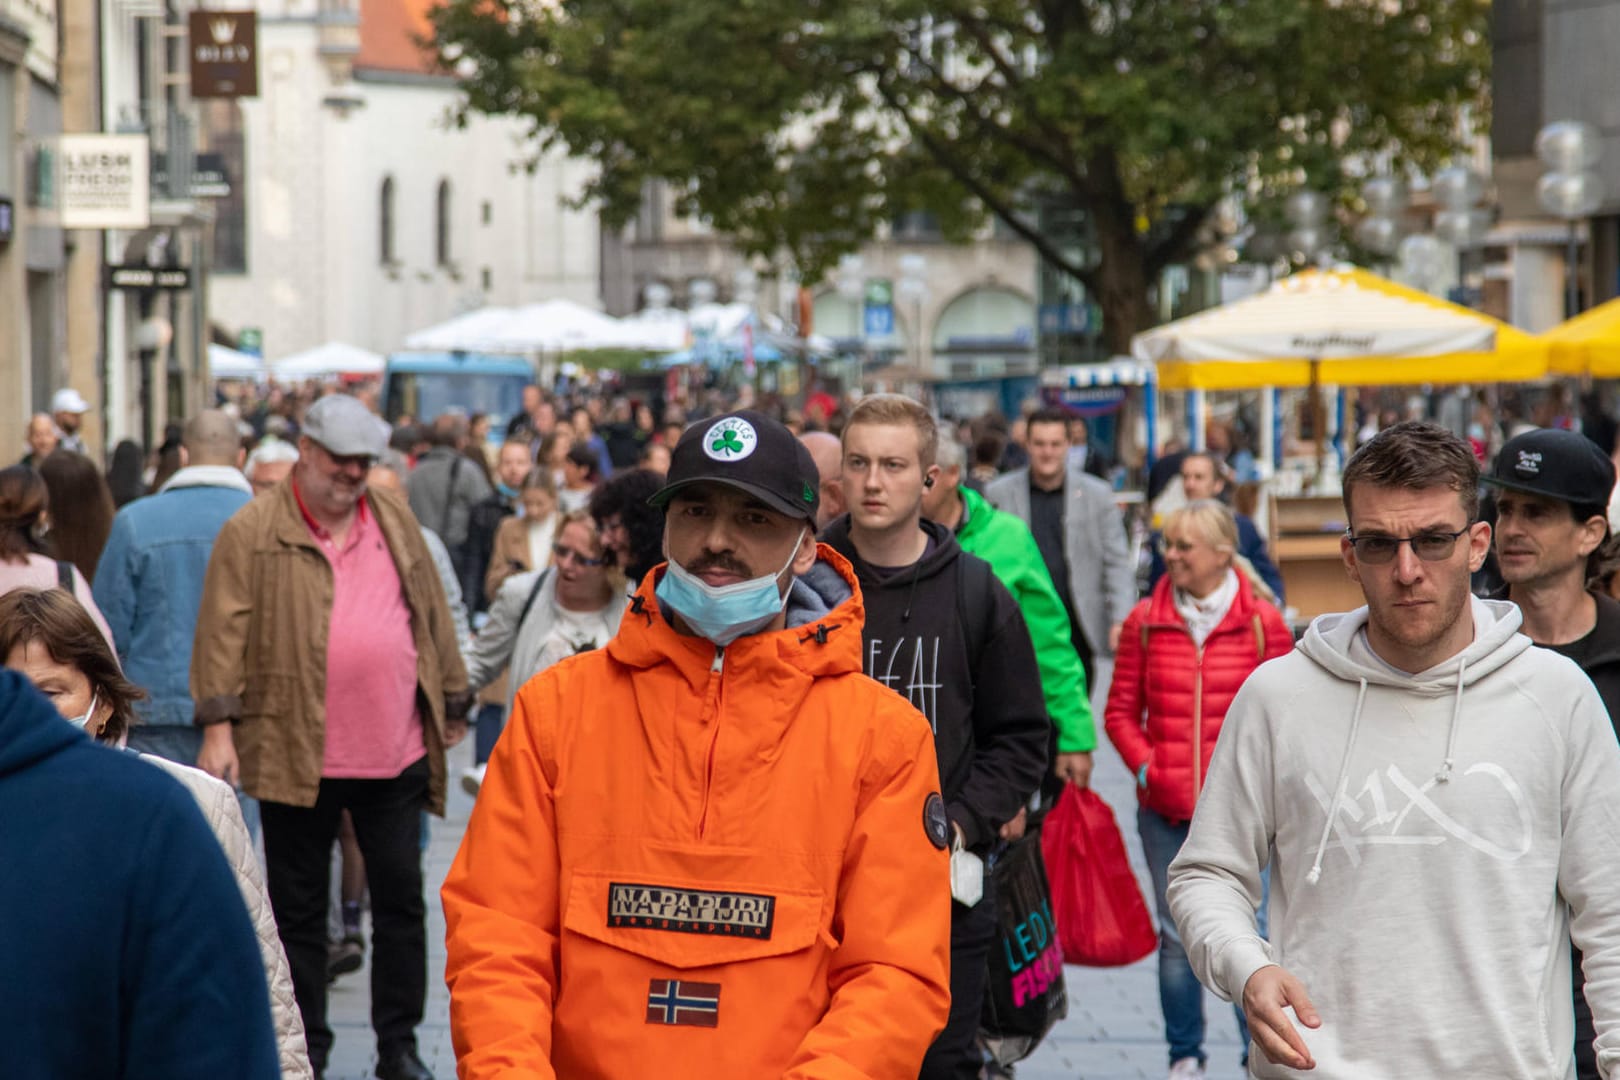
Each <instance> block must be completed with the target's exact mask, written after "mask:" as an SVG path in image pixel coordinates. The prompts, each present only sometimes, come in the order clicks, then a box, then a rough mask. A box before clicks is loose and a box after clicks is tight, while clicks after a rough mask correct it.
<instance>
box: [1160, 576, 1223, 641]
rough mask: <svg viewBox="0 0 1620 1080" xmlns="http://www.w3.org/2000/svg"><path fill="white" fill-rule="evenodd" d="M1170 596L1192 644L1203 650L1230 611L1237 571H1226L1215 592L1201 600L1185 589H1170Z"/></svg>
mask: <svg viewBox="0 0 1620 1080" xmlns="http://www.w3.org/2000/svg"><path fill="white" fill-rule="evenodd" d="M1170 594H1171V597H1172V599H1173V600H1174V601H1175V604H1176V612H1177V613H1178V614H1179V615H1180V616H1181V617H1182V618H1183V619H1185V620H1187V632H1188V633H1189V634H1191V635H1192V639H1193V644H1195V645H1197V646H1198V647H1199V648H1203V647H1204V642H1205V640H1207V639H1208V638H1209V635H1210V634H1211V632H1213V631H1214V629H1215V628H1216V627H1217V626H1219V625H1220V624H1221V620H1222V619H1224V618H1226V613H1227V612H1228V611H1230V610H1231V608H1232V601H1234V600H1236V599H1237V594H1238V575H1237V571H1236V570H1230V569H1229V570H1227V571H1226V577H1225V578H1223V579H1222V580H1221V583H1220V584H1219V585H1217V586H1216V587H1215V591H1214V592H1212V593H1210V594H1209V595H1208V596H1206V597H1204V598H1202V599H1199V598H1198V597H1196V596H1194V595H1193V594H1192V593H1190V592H1187V591H1186V590H1185V589H1171V590H1170Z"/></svg>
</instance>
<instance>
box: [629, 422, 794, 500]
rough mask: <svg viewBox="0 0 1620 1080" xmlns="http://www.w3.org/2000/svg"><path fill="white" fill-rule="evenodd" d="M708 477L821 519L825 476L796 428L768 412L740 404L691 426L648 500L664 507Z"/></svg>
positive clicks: (682, 437)
mask: <svg viewBox="0 0 1620 1080" xmlns="http://www.w3.org/2000/svg"><path fill="white" fill-rule="evenodd" d="M705 481H708V482H712V483H717V484H725V485H727V486H729V487H734V488H736V489H738V490H739V491H745V492H747V493H748V494H750V495H752V496H753V497H754V498H756V499H758V500H759V501H760V502H762V503H764V504H765V505H766V506H768V507H770V508H771V509H772V510H775V511H776V512H777V513H780V514H786V515H787V516H789V517H795V518H806V519H808V520H810V521H814V520H815V519H816V508H817V507H818V506H820V504H821V496H820V494H819V491H818V489H819V487H820V483H821V475H820V473H818V472H817V471H816V463H815V460H814V459H813V458H812V457H811V456H810V451H809V450H806V449H805V448H804V444H803V443H801V442H799V440H798V439H796V438H794V436H793V432H791V431H789V430H788V429H787V428H785V427H783V426H782V425H781V423H779V422H778V421H776V420H772V419H771V418H770V417H768V416H766V415H765V414H764V413H759V412H755V411H753V410H752V409H741V410H738V411H737V412H730V413H726V414H725V415H724V416H720V417H717V418H715V419H713V420H700V421H699V422H697V423H695V424H693V425H692V426H691V427H689V428H687V429H686V431H685V433H683V434H682V435H681V438H680V441H679V442H677V443H676V444H675V450H674V452H672V453H671V454H670V457H669V474H668V476H667V477H666V479H665V483H664V486H663V487H661V488H659V489H658V490H657V491H655V492H653V494H652V497H651V498H650V499H648V500H647V501H648V502H649V503H651V504H652V505H653V506H664V505H666V504H667V503H668V502H669V500H671V499H673V498H674V497H675V495H676V494H677V493H678V492H679V491H680V490H681V489H682V488H686V487H690V486H691V485H693V484H698V483H703V482H705Z"/></svg>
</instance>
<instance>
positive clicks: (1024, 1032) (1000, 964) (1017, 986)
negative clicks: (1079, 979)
mask: <svg viewBox="0 0 1620 1080" xmlns="http://www.w3.org/2000/svg"><path fill="white" fill-rule="evenodd" d="M990 876H991V879H992V881H993V883H994V893H995V904H996V938H995V941H994V942H993V943H992V944H991V946H990V978H989V982H988V985H987V986H986V987H985V993H984V1009H983V1012H982V1013H981V1014H980V1017H979V1037H980V1039H981V1040H982V1041H983V1043H984V1047H985V1049H986V1050H987V1051H989V1053H990V1056H991V1057H992V1058H993V1059H994V1060H995V1061H996V1062H997V1063H998V1064H1001V1065H1011V1064H1012V1063H1013V1062H1015V1061H1022V1060H1023V1059H1024V1058H1026V1057H1028V1056H1029V1055H1030V1054H1031V1053H1032V1052H1033V1051H1034V1049H1035V1048H1036V1047H1037V1046H1039V1045H1040V1043H1041V1040H1042V1039H1044V1038H1045V1037H1046V1033H1047V1032H1048V1031H1050V1030H1052V1025H1053V1024H1055V1023H1057V1022H1058V1021H1059V1020H1061V1019H1063V1018H1064V1017H1065V1016H1067V1015H1068V1014H1069V995H1068V991H1067V990H1066V989H1065V988H1064V985H1063V949H1062V947H1061V946H1060V945H1059V944H1058V936H1057V924H1056V923H1055V922H1054V921H1053V919H1052V894H1051V890H1049V889H1048V888H1047V885H1046V863H1045V861H1044V860H1043V859H1042V858H1041V839H1040V834H1039V833H1038V832H1037V833H1036V834H1035V835H1034V836H1033V837H1029V836H1026V837H1025V838H1023V839H1021V840H1018V841H1017V842H1015V843H1013V844H1012V845H1010V846H1009V847H1007V848H1005V849H1004V850H1002V851H1001V852H1000V854H999V855H996V856H993V857H992V860H991V863H990Z"/></svg>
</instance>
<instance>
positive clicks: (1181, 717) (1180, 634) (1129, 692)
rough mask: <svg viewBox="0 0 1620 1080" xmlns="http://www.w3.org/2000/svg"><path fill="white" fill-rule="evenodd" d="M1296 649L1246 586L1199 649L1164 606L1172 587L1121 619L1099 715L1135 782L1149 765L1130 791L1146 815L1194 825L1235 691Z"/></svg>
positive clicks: (1162, 587)
mask: <svg viewBox="0 0 1620 1080" xmlns="http://www.w3.org/2000/svg"><path fill="white" fill-rule="evenodd" d="M1293 647H1294V636H1293V634H1291V633H1290V632H1289V630H1288V626H1287V624H1286V623H1284V622H1283V617H1282V615H1281V614H1279V613H1278V611H1277V609H1276V608H1274V607H1272V606H1271V605H1270V604H1268V603H1266V602H1265V601H1264V600H1261V599H1260V598H1259V597H1257V596H1255V595H1254V592H1253V590H1252V589H1250V588H1249V587H1248V586H1247V583H1245V584H1244V587H1242V588H1240V589H1239V590H1238V595H1237V598H1236V599H1234V600H1233V601H1232V607H1231V609H1230V610H1228V611H1227V613H1226V617H1225V618H1224V619H1222V620H1221V621H1220V624H1219V625H1218V626H1216V627H1215V629H1214V630H1213V631H1212V632H1211V633H1210V635H1209V637H1208V638H1207V639H1206V640H1205V641H1204V647H1203V648H1202V649H1199V648H1198V647H1197V646H1195V645H1194V644H1193V639H1192V635H1191V634H1189V633H1188V632H1187V622H1186V620H1185V619H1183V618H1182V617H1181V615H1180V613H1179V612H1177V611H1176V606H1175V602H1174V601H1173V600H1172V599H1171V596H1170V579H1169V578H1168V577H1165V578H1160V579H1159V582H1158V584H1157V585H1155V586H1154V588H1153V593H1152V595H1150V596H1149V597H1148V598H1147V599H1146V600H1143V601H1141V602H1140V603H1138V604H1137V605H1136V607H1134V608H1132V609H1131V613H1130V615H1129V616H1127V617H1126V619H1125V626H1124V628H1123V629H1122V630H1121V632H1120V636H1119V653H1118V654H1117V656H1116V657H1115V660H1114V682H1113V685H1112V686H1110V687H1109V690H1108V708H1107V710H1106V712H1105V714H1104V716H1105V721H1106V723H1107V727H1108V738H1109V739H1110V740H1111V741H1112V742H1113V744H1114V747H1115V748H1116V749H1117V750H1119V755H1120V757H1122V758H1124V759H1125V764H1126V766H1127V767H1128V768H1129V769H1130V770H1131V773H1132V775H1139V774H1140V772H1141V769H1142V765H1143V763H1146V764H1147V785H1146V787H1142V786H1140V785H1138V787H1137V789H1136V797H1137V799H1138V800H1140V801H1141V803H1142V804H1143V805H1144V806H1147V807H1149V808H1150V809H1153V810H1157V811H1158V812H1159V813H1161V814H1163V815H1164V816H1165V817H1167V818H1169V819H1170V820H1171V821H1187V820H1190V819H1191V818H1192V814H1193V807H1194V806H1195V805H1197V803H1198V793H1199V791H1200V790H1201V789H1202V788H1203V784H1204V774H1205V773H1206V772H1208V771H1209V759H1210V755H1211V754H1213V753H1214V752H1215V739H1216V737H1217V736H1218V735H1220V733H1221V721H1223V720H1225V719H1226V710H1227V708H1228V707H1229V706H1230V705H1231V704H1232V698H1233V697H1235V696H1236V695H1237V692H1238V687H1240V686H1242V685H1243V680H1244V679H1247V678H1248V677H1249V673H1250V672H1251V671H1253V670H1254V669H1255V668H1257V667H1259V666H1260V665H1261V664H1262V663H1264V662H1265V661H1267V660H1270V659H1273V658H1274V657H1278V656H1282V655H1284V654H1285V653H1287V652H1288V651H1289V650H1290V649H1292V648H1293ZM1195 748H1196V749H1195Z"/></svg>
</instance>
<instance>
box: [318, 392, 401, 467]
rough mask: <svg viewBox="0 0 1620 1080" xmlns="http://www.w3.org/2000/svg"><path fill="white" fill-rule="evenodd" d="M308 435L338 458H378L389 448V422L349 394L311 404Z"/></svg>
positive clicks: (333, 396)
mask: <svg viewBox="0 0 1620 1080" xmlns="http://www.w3.org/2000/svg"><path fill="white" fill-rule="evenodd" d="M304 434H305V435H308V436H309V437H310V438H311V439H313V440H314V441H316V442H318V443H320V444H321V445H322V446H324V447H326V450H327V452H328V453H331V454H336V455H337V456H338V457H358V456H362V455H363V456H365V457H369V458H378V457H381V456H382V452H383V451H384V450H386V449H388V425H387V424H385V423H383V422H382V421H381V420H379V419H378V418H377V417H376V416H373V415H372V412H371V410H370V409H368V408H366V407H365V405H364V404H362V403H361V401H360V399H359V398H356V397H352V396H350V395H349V394H328V395H326V396H325V397H323V398H321V399H320V400H319V401H317V402H316V403H315V404H313V405H311V406H310V407H309V412H307V413H305V414H304Z"/></svg>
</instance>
